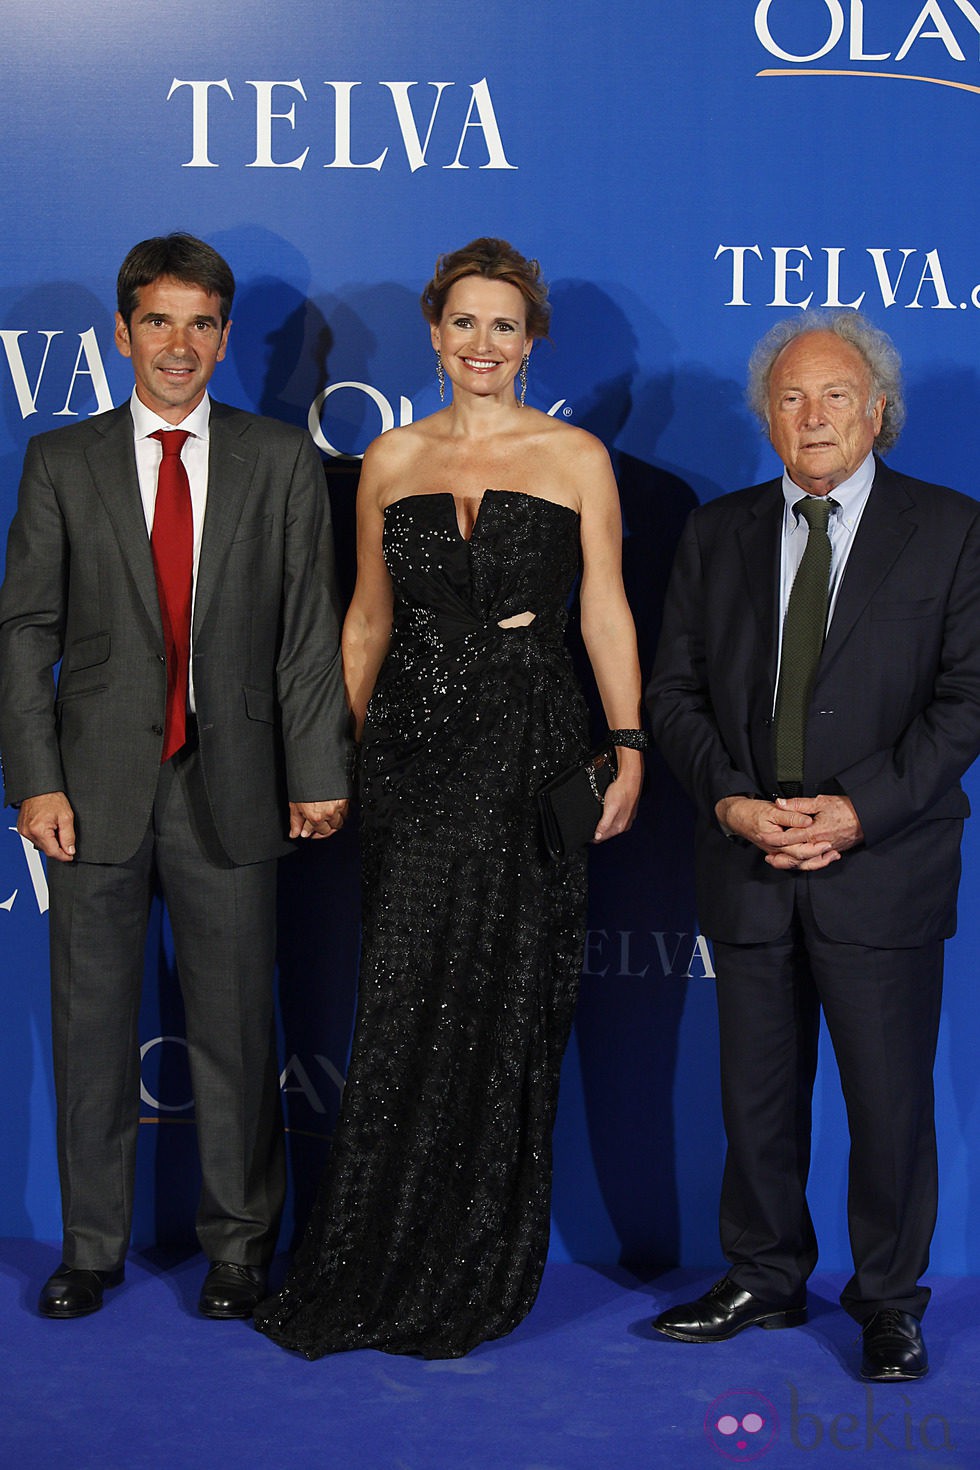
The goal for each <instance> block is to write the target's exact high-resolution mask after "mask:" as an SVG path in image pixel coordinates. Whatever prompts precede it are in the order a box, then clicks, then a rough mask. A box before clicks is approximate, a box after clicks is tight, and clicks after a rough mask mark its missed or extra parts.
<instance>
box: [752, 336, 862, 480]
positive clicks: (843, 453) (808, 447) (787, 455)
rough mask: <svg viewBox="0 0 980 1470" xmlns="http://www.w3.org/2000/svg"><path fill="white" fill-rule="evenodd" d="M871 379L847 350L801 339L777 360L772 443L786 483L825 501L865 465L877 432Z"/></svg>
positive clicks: (829, 341)
mask: <svg viewBox="0 0 980 1470" xmlns="http://www.w3.org/2000/svg"><path fill="white" fill-rule="evenodd" d="M870 399H871V374H870V373H869V371H868V365H867V363H866V362H865V360H864V358H863V357H862V356H861V354H860V352H858V350H857V348H856V347H852V346H851V344H850V342H845V341H843V339H842V338H840V337H838V336H837V335H836V333H834V332H819V331H815V332H805V333H803V335H802V336H800V337H794V338H793V340H792V342H790V343H789V344H788V345H787V346H786V347H784V348H783V350H782V352H781V353H780V354H779V356H778V357H777V358H776V361H775V363H774V364H773V369H772V375H771V377H770V379H769V438H770V439H771V440H772V447H773V449H775V451H776V453H777V454H778V455H779V457H780V459H781V460H782V462H783V464H784V465H785V466H786V468H787V470H788V471H789V474H790V478H791V479H792V480H793V482H794V483H795V484H797V485H799V487H800V489H801V490H806V491H808V492H809V494H811V495H828V494H829V493H830V491H831V490H833V489H834V487H835V486H836V485H840V484H843V482H844V481H845V480H847V479H849V478H850V476H851V475H853V473H854V471H855V470H856V469H857V468H858V466H859V465H860V464H861V463H862V461H863V460H864V459H866V458H867V456H868V454H869V453H870V451H871V449H872V446H873V445H874V442H875V439H876V438H877V436H878V433H879V431H880V429H881V416H882V413H883V412H884V408H885V399H884V395H882V396H881V397H880V398H878V399H876V400H875V401H874V402H873V403H871V404H870V408H869V402H870Z"/></svg>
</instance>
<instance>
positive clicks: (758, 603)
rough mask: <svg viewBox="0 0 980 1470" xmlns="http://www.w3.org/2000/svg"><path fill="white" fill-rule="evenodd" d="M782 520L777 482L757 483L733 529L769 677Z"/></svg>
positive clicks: (773, 670)
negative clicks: (740, 520)
mask: <svg viewBox="0 0 980 1470" xmlns="http://www.w3.org/2000/svg"><path fill="white" fill-rule="evenodd" d="M782 523H783V497H782V495H781V494H780V481H779V480H770V481H769V482H768V483H767V484H765V485H762V486H760V488H759V494H758V496H757V497H756V500H755V503H754V504H753V506H752V507H751V516H750V517H749V518H748V519H747V520H746V522H745V524H744V525H743V526H741V527H740V528H739V530H738V531H737V532H736V538H737V540H738V545H739V550H740V553H741V557H742V569H743V571H744V573H745V584H746V588H747V591H748V597H749V601H750V603H751V604H752V608H753V610H754V612H755V617H756V621H757V623H758V625H759V633H760V637H759V653H760V656H761V657H762V659H763V660H764V668H765V671H766V672H767V673H768V674H769V676H770V678H771V679H775V675H776V639H777V636H778V626H779V625H778V618H777V603H778V601H779V546H780V536H781V534H782Z"/></svg>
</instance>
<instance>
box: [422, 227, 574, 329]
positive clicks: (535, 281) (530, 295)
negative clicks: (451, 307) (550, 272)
mask: <svg viewBox="0 0 980 1470" xmlns="http://www.w3.org/2000/svg"><path fill="white" fill-rule="evenodd" d="M465 276H485V277H486V278H487V279H488V280H491V281H506V282H507V283H508V284H509V285H511V286H516V287H517V289H518V291H520V293H521V295H522V296H523V297H524V302H525V306H526V308H527V334H528V336H529V337H546V336H547V335H548V327H549V325H550V323H551V306H550V304H549V302H548V287H547V285H546V284H545V282H544V281H543V280H542V278H541V267H540V265H539V264H538V262H537V261H536V260H527V259H526V258H525V257H524V256H523V255H521V253H520V252H519V251H518V250H515V249H514V247H513V245H509V244H508V243H507V241H506V240H497V239H494V238H493V237H492V236H485V235H484V236H481V238H480V239H479V240H471V241H470V243H469V244H468V245H464V246H463V248H462V249H461V250H453V251H450V253H449V254H448V255H440V256H439V259H438V260H437V261H436V269H435V274H434V275H433V277H432V280H431V281H430V282H429V284H428V285H427V286H426V288H425V290H424V291H423V292H422V295H421V297H420V298H419V300H420V301H421V304H422V314H423V316H424V317H425V319H426V321H427V322H429V323H430V324H431V325H432V326H438V324H439V322H440V321H441V320H442V314H443V312H444V311H445V309H446V298H447V296H448V295H449V292H450V291H451V289H452V287H453V286H455V284H456V282H457V281H461V280H463V278H464V277H465Z"/></svg>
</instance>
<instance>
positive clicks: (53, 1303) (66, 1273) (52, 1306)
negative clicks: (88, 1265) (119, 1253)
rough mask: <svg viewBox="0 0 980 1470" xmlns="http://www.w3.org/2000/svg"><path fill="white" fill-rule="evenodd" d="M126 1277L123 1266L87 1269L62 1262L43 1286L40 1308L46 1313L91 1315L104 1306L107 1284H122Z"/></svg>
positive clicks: (52, 1314)
mask: <svg viewBox="0 0 980 1470" xmlns="http://www.w3.org/2000/svg"><path fill="white" fill-rule="evenodd" d="M122 1279H123V1269H122V1267H121V1266H120V1267H119V1269H118V1270H116V1271H87V1270H85V1269H84V1267H80V1266H66V1265H64V1263H62V1264H61V1265H60V1266H59V1267H58V1269H57V1271H55V1273H54V1275H53V1276H49V1277H48V1279H47V1281H46V1282H45V1283H44V1285H43V1287H42V1288H41V1295H40V1298H39V1300H38V1304H37V1305H38V1311H39V1312H40V1313H41V1315H42V1317H87V1316H88V1315H89V1313H90V1312H97V1311H98V1310H99V1308H100V1307H101V1305H102V1293H103V1291H104V1290H105V1288H106V1287H107V1286H118V1285H119V1283H120V1282H121V1281H122Z"/></svg>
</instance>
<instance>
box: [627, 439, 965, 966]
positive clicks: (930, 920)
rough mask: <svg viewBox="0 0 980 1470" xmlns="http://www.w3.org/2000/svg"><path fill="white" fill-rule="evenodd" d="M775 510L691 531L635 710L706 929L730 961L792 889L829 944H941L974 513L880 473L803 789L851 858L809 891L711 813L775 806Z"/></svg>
mask: <svg viewBox="0 0 980 1470" xmlns="http://www.w3.org/2000/svg"><path fill="white" fill-rule="evenodd" d="M783 506H784V500H783V496H782V493H781V486H780V481H778V480H773V481H769V482H768V483H766V484H764V485H756V486H753V487H751V488H750V489H747V490H739V491H737V492H735V493H734V494H732V495H726V496H723V497H722V498H721V499H719V500H716V501H713V502H710V503H709V504H707V505H704V506H700V507H699V508H698V509H696V510H695V511H694V512H693V513H692V514H691V516H690V518H689V520H688V523H687V526H686V528H685V531H684V534H683V537H682V540H681V544H680V548H679V551H678V554H677V559H676V562H675V565H674V571H673V574H672V577H671V581H670V586H669V589H668V593H667V601H666V607H665V612H664V624H663V632H662V636H661V640H660V645H659V649H658V653H657V659H656V664H655V667H654V672H653V677H652V679H651V682H650V685H649V689H648V692H647V699H648V705H649V709H650V717H651V721H652V727H653V730H654V734H655V736H656V738H657V740H658V742H659V744H660V748H661V750H662V751H663V754H664V756H665V758H666V760H667V762H668V764H669V765H670V766H671V768H672V770H673V771H674V774H675V775H676V776H677V777H678V779H679V780H680V781H681V783H682V784H683V785H684V786H685V787H686V789H687V790H688V792H689V793H690V795H691V796H692V797H693V798H694V801H695V803H696V806H697V893H698V912H699V918H700V922H701V925H702V928H703V929H704V931H705V932H706V933H707V934H709V935H710V936H711V937H712V938H714V939H719V940H722V941H725V942H728V943H733V944H752V943H762V942H765V941H767V940H772V939H775V938H777V937H779V936H780V935H781V934H783V933H785V932H786V930H787V928H788V926H789V922H790V916H791V913H792V908H793V896H794V885H795V884H797V883H799V882H801V881H802V882H807V883H809V885H810V891H811V896H812V902H813V910H814V915H815V918H816V920H817V923H818V924H819V925H820V928H821V929H822V930H823V932H824V933H825V934H826V935H827V937H828V938H830V939H833V940H837V941H840V942H844V943H857V944H869V945H874V946H878V947H883V948H893V947H906V946H913V945H920V944H924V943H926V942H928V941H930V940H934V939H942V938H946V937H948V936H949V935H950V934H952V933H953V932H954V929H955V924H956V890H957V886H958V883H959V874H960V855H959V850H960V838H961V835H962V822H963V818H964V817H966V816H968V815H969V803H968V801H967V797H966V794H965V792H964V791H963V788H962V786H961V785H960V778H961V777H962V776H963V774H964V772H965V771H966V769H967V767H968V766H969V765H970V764H971V762H972V761H973V759H974V758H975V757H976V755H977V754H978V752H980V503H978V502H977V501H975V500H972V499H971V498H970V497H968V496H965V495H961V494H959V493H957V492H956V491H954V490H948V489H946V488H944V487H942V486H939V485H931V484H928V483H926V482H925V481H922V480H914V479H910V478H909V477H908V476H905V475H901V474H898V473H896V472H895V471H893V470H891V469H889V468H888V467H887V466H886V465H884V464H883V463H881V462H880V461H879V462H878V464H877V467H876V473H875V479H874V484H873V486H872V490H871V494H870V497H869V499H868V503H867V505H866V507H865V510H864V514H863V516H862V518H861V523H860V525H859V527H858V531H857V534H856V536H855V540H854V544H853V546H852V547H851V552H850V555H849V557H848V560H847V563H846V567H845V571H844V576H843V580H842V583H841V586H840V589H839V592H838V595H837V601H836V605H835V608H834V613H833V617H832V620H831V624H830V628H829V631H828V635H827V640H826V643H825V645H824V650H823V654H822V656H821V661H820V665H819V668H818V671H817V676H816V680H815V685H814V690H813V695H812V700H811V706H810V711H809V716H808V721H807V731H806V769H805V782H804V785H805V790H806V791H807V793H808V794H811V795H816V794H818V793H837V794H844V795H847V796H848V797H850V799H851V800H852V802H853V803H854V806H855V808H856V810H857V814H858V817H859V819H860V821H861V825H862V828H863V830H864V842H863V844H862V845H861V846H859V847H857V848H853V849H851V850H850V851H849V852H846V853H845V854H844V855H843V857H842V859H841V861H840V862H837V863H833V864H832V865H830V866H829V867H828V868H826V869H823V870H820V871H818V872H816V873H812V874H798V873H793V872H781V871H778V870H776V869H773V868H771V867H769V866H768V865H767V864H766V863H765V861H764V858H763V854H762V853H761V852H760V851H759V850H758V849H757V848H755V847H753V846H752V845H751V844H748V843H742V842H733V841H731V840H730V839H728V838H727V837H726V836H725V834H724V833H723V831H722V830H721V828H720V826H719V824H718V822H717V820H716V818H715V815H714V808H715V803H716V802H717V801H718V800H719V799H720V798H721V797H723V796H729V795H732V794H733V793H736V792H745V793H749V794H758V795H761V796H766V797H769V796H772V795H773V794H774V793H775V791H776V781H775V773H774V767H773V741H772V733H773V732H772V709H773V698H774V685H775V677H776V662H777V653H778V630H779V609H778V597H779V560H780V535H781V525H782V516H783Z"/></svg>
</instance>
